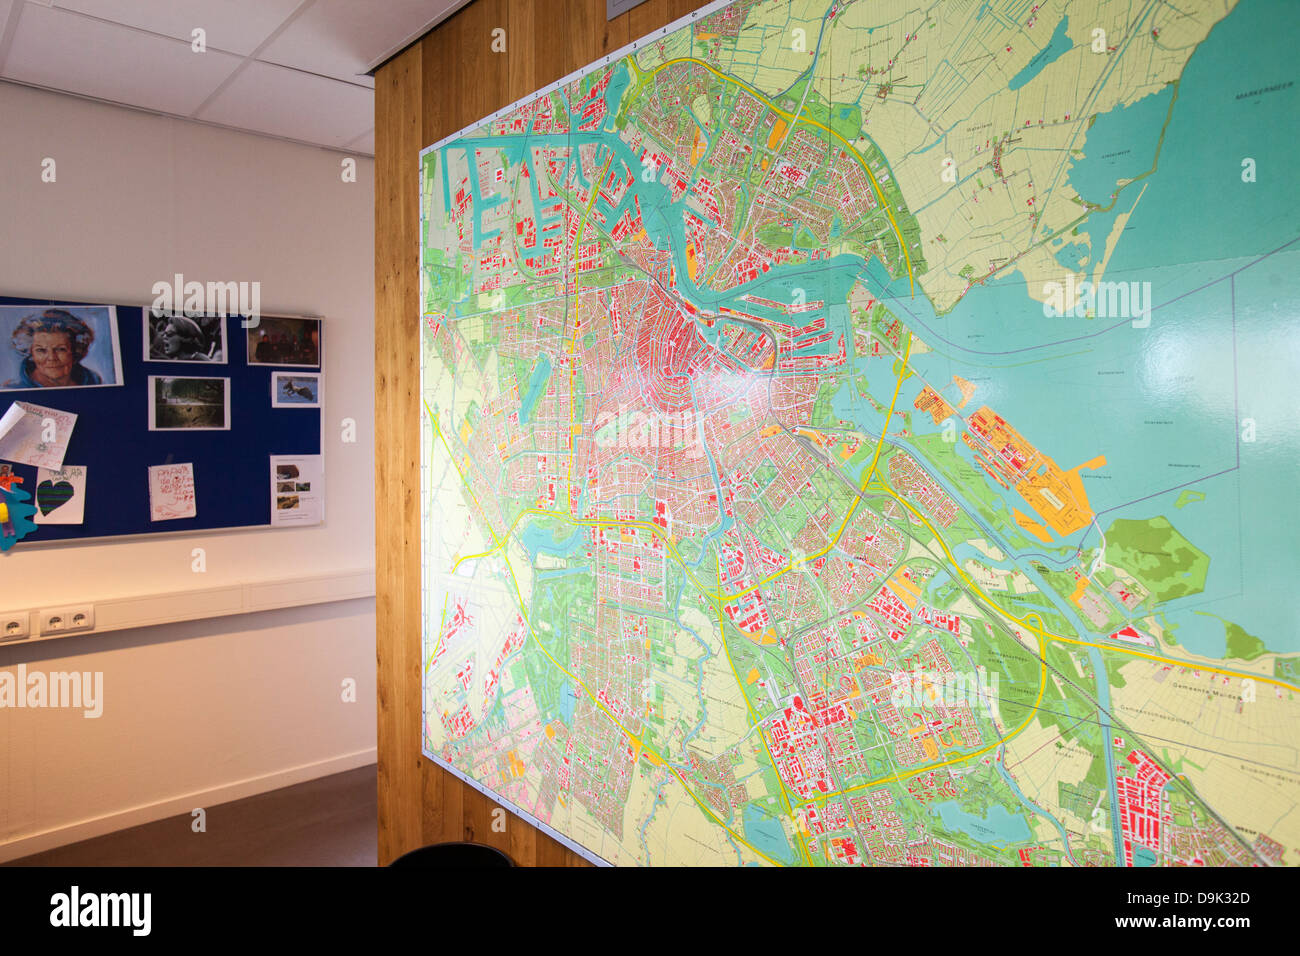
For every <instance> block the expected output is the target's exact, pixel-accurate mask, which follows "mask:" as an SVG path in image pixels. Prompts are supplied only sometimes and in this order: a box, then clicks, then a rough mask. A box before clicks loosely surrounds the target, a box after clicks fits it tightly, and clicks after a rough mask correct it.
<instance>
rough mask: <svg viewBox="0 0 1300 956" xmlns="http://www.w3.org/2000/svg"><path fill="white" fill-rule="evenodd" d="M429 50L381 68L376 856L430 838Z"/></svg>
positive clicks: (377, 296)
mask: <svg viewBox="0 0 1300 956" xmlns="http://www.w3.org/2000/svg"><path fill="white" fill-rule="evenodd" d="M421 66H422V60H421V56H420V49H419V48H418V47H413V48H411V49H408V50H407V51H405V52H404V53H402V54H400V55H399V56H397V57H396V58H395V59H393V60H390V61H389V62H388V63H387V64H386V65H385V67H384V69H383V70H382V71H381V72H380V73H379V74H378V75H377V76H376V77H375V118H376V122H375V514H377V515H383V516H384V517H385V520H384V521H382V522H381V524H380V527H379V529H378V531H377V533H376V538H375V552H376V553H375V562H376V563H375V581H376V589H375V590H376V594H375V619H376V637H377V640H376V647H375V652H376V669H377V675H376V676H377V697H378V707H379V721H378V723H379V779H378V786H379V861H380V863H387V862H389V861H390V860H392V859H393V858H394V857H397V856H400V855H401V854H403V853H405V852H406V851H407V850H412V849H415V848H416V847H418V846H420V845H421V843H422V840H421V832H420V815H419V805H418V803H413V802H412V796H413V795H418V794H419V787H420V776H421V773H422V768H421V764H423V763H426V762H427V761H424V760H423V758H422V757H421V756H420V588H419V582H420V547H419V540H420V537H419V519H420V512H419V487H420V454H419V435H420V432H419V421H420V418H419V406H418V398H419V385H420V367H419V357H418V354H417V351H416V350H415V349H413V348H411V345H410V343H411V340H412V336H411V329H412V328H413V326H414V323H415V322H416V321H417V317H418V315H419V281H418V273H419V262H418V261H417V259H416V257H415V255H414V253H415V249H416V238H415V237H416V235H417V234H418V231H419V202H418V195H419V180H418V176H417V166H416V161H415V157H416V156H417V155H418V152H419V149H420V146H421V145H422V144H421V138H422V131H421V129H420V123H419V118H420V100H421V72H422V70H421Z"/></svg>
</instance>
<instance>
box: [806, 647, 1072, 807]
mask: <svg viewBox="0 0 1300 956" xmlns="http://www.w3.org/2000/svg"><path fill="white" fill-rule="evenodd" d="M1038 655H1039V656H1038V661H1039V665H1038V696H1037V697H1036V698H1034V705H1033V706H1032V707H1031V708H1030V709H1029V716H1027V717H1026V718H1025V719H1024V721H1022V722H1021V724H1020V726H1018V727H1017V728H1016V729H1015V730H1013V731H1011V732H1010V733H1009V734H1006V735H1005V736H1004V737H1002V738H1001V739H1000V740H995V741H994V742H993V743H991V744H989V745H988V746H985V747H981V748H980V749H979V750H973V751H971V752H970V753H964V754H958V755H957V756H956V757H951V758H949V759H948V760H944V761H942V762H940V763H932V764H926V765H925V766H924V767H914V768H912V769H911V770H907V771H899V772H898V773H892V774H890V775H889V776H886V777H879V778H877V779H875V780H868V781H866V782H865V783H855V784H854V785H853V786H851V787H845V788H844V789H843V790H837V791H835V792H834V793H823V794H818V795H817V796H816V797H815V798H813V799H812V800H806V801H804V803H802V804H801V806H807V805H808V804H809V803H820V802H823V801H826V800H831V799H834V798H835V797H840V796H843V795H844V794H846V793H855V792H857V791H858V790H865V789H866V788H867V787H878V786H880V785H881V784H882V783H898V782H901V781H903V780H910V779H911V778H912V777H919V776H920V775H921V774H923V773H929V772H930V771H931V770H939V769H941V768H943V767H950V766H952V765H953V764H958V763H964V762H965V761H967V760H970V759H972V758H974V757H982V756H983V755H984V754H986V753H988V752H989V751H990V750H996V749H997V748H998V747H1001V746H1002V745H1003V744H1005V743H1006V742H1007V741H1009V740H1011V738H1013V737H1015V736H1016V735H1018V734H1019V733H1020V732H1021V731H1023V730H1024V729H1025V728H1026V727H1028V726H1029V725H1030V723H1032V722H1033V719H1034V718H1035V717H1037V716H1038V708H1039V706H1040V705H1041V704H1042V702H1043V692H1044V691H1046V690H1047V648H1046V646H1045V645H1044V643H1043V639H1042V638H1041V637H1039V638H1038ZM1022 706H1023V705H1022Z"/></svg>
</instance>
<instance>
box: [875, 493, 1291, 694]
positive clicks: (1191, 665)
mask: <svg viewBox="0 0 1300 956" xmlns="http://www.w3.org/2000/svg"><path fill="white" fill-rule="evenodd" d="M880 487H881V490H882V491H884V493H885V494H887V495H889V496H890V497H891V498H893V499H894V500H895V501H897V502H898V503H899V504H901V505H902V506H903V507H904V508H906V509H907V510H908V511H910V512H911V513H912V514H913V515H915V516H916V518H917V520H919V521H920V522H921V523H922V524H924V525H925V527H926V528H927V529H928V530H929V531H930V533H931V534H933V535H934V538H935V540H936V541H938V542H939V546H940V547H941V548H943V552H944V554H945V555H946V556H947V558H948V562H949V564H950V565H951V566H952V569H953V570H954V571H956V572H957V574H958V575H959V576H960V577H961V579H962V580H963V581H965V582H966V584H967V585H969V586H970V588H971V589H972V590H974V591H975V592H976V593H977V594H979V596H980V597H982V598H983V599H984V600H985V601H987V602H988V603H989V604H990V605H992V606H993V607H994V608H995V609H996V610H997V611H998V613H1000V614H1001V615H1003V616H1004V617H1006V618H1008V619H1010V620H1012V621H1015V622H1016V623H1017V624H1019V625H1020V626H1021V627H1024V628H1026V629H1027V630H1029V631H1032V632H1033V633H1034V634H1035V635H1036V636H1038V637H1040V638H1043V639H1045V640H1049V641H1057V642H1059V643H1062V644H1079V645H1082V646H1084V647H1095V648H1098V649H1099V650H1104V651H1114V652H1115V653H1117V654H1128V655H1129V656H1131V657H1142V658H1145V659H1147V660H1151V661H1157V662H1159V663H1162V664H1172V665H1173V666H1175V667H1185V668H1188V669H1191V670H1203V671H1210V672H1211V673H1215V674H1224V675H1227V676H1229V677H1249V678H1251V679H1252V680H1257V681H1262V682H1263V683H1265V684H1273V685H1275V686H1277V687H1283V688H1285V689H1287V690H1292V691H1300V687H1296V686H1295V685H1294V684H1289V683H1287V682H1286V681H1281V680H1276V679H1274V678H1271V677H1265V676H1264V675H1262V674H1251V673H1249V672H1243V671H1234V670H1227V669H1224V668H1221V667H1214V666H1212V665H1210V664H1201V663H1198V662H1195V661H1180V660H1178V659H1177V658H1172V657H1162V656H1160V655H1158V654H1147V653H1144V652H1142V651H1138V650H1130V649H1129V648H1127V647H1119V646H1116V645H1112V644H1098V643H1096V642H1095V641H1084V640H1079V639H1077V638H1072V637H1064V636H1062V635H1060V634H1054V633H1052V632H1051V631H1049V630H1047V628H1046V627H1045V626H1044V625H1043V618H1042V616H1041V615H1039V614H1038V613H1037V612H1035V611H1030V612H1029V613H1028V614H1026V615H1025V616H1024V617H1023V618H1020V617H1016V616H1015V615H1014V614H1012V613H1011V612H1010V611H1008V610H1007V609H1006V608H1004V607H1002V606H1001V605H1000V604H998V602H997V601H995V600H993V598H992V597H990V596H989V595H988V594H987V593H986V592H985V591H984V590H983V589H982V588H981V587H980V586H979V585H978V584H976V583H975V582H974V581H973V580H971V578H970V576H969V575H968V574H967V573H966V572H965V571H964V570H962V568H961V566H960V565H959V564H958V563H957V558H956V557H955V556H954V555H953V553H952V551H951V550H949V548H948V545H947V543H946V542H945V541H944V540H943V536H942V535H940V534H939V531H938V529H937V528H935V527H934V525H932V524H931V523H930V522H929V521H928V520H927V519H926V517H925V516H924V515H923V514H921V513H920V512H919V511H917V510H916V509H915V508H913V507H912V506H911V505H910V504H908V503H907V501H905V500H904V499H903V498H902V497H900V496H899V495H898V494H897V493H896V492H895V491H894V490H893V489H892V488H888V487H885V486H883V485H882V486H880ZM1031 617H1032V618H1035V619H1036V620H1037V621H1038V624H1037V626H1035V625H1033V624H1030V623H1029V618H1031Z"/></svg>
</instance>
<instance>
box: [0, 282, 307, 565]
mask: <svg viewBox="0 0 1300 956" xmlns="http://www.w3.org/2000/svg"><path fill="white" fill-rule="evenodd" d="M6 306H8V307H12V306H23V307H30V310H31V312H32V313H41V312H43V311H44V310H45V309H49V308H65V309H68V310H70V311H71V312H72V313H73V314H77V315H83V314H84V315H92V314H93V315H102V316H104V318H102V319H98V320H97V321H99V322H100V323H101V324H103V323H106V322H107V316H108V315H109V308H110V307H108V306H107V305H106V304H105V303H70V302H68V301H67V300H55V299H49V300H36V299H21V298H12V297H5V296H0V307H6ZM111 308H112V310H113V311H115V313H116V335H117V342H118V350H117V351H118V353H119V355H120V362H115V361H114V358H113V356H112V354H111V348H110V342H109V340H108V338H107V337H106V336H105V335H104V334H103V330H102V329H100V331H99V332H98V333H97V334H96V335H95V342H94V345H93V346H92V348H91V350H90V351H89V352H88V353H87V355H86V359H85V366H86V368H88V369H91V370H92V371H91V372H90V373H87V375H88V376H89V377H90V380H91V381H93V380H94V377H95V376H98V377H99V378H100V379H101V380H103V381H104V382H108V381H111V380H113V379H114V378H116V379H117V380H118V381H119V384H117V385H107V384H105V385H98V386H95V387H67V388H59V387H29V388H16V387H15V386H16V385H21V384H24V383H25V382H27V381H29V380H28V379H24V378H23V377H22V369H23V366H22V357H21V353H20V352H18V350H17V349H15V347H14V342H13V341H12V338H13V337H12V331H13V330H12V329H11V328H10V327H8V326H6V327H5V328H4V329H3V332H2V334H0V353H2V357H0V386H3V390H0V415H3V414H4V413H5V412H6V411H7V410H8V409H9V407H10V405H11V404H12V403H13V402H15V401H21V402H28V403H32V404H36V405H42V406H46V407H49V408H54V409H59V410H62V411H66V412H72V413H75V414H76V416H77V419H76V424H75V427H74V428H73V430H72V435H71V439H70V440H69V442H68V446H67V452H66V454H65V456H64V459H63V463H64V467H65V468H66V467H69V466H84V467H85V468H86V483H85V491H84V500H83V506H84V514H83V520H82V522H81V523H80V524H43V523H42V524H38V527H37V528H36V530H34V531H31V532H30V533H29V534H28V535H27V536H26V537H25V538H23V539H22V542H21V545H20V546H26V545H29V544H33V543H39V542H42V541H61V540H69V539H85V538H104V537H115V536H120V535H138V534H157V533H160V532H177V531H210V530H216V529H225V528H250V527H266V526H268V525H270V524H271V507H272V500H271V499H272V484H271V480H270V457H271V456H273V455H274V456H280V455H319V454H320V452H321V409H320V407H319V401H320V398H319V388H320V378H319V375H320V358H321V355H322V352H323V345H324V341H323V339H324V337H323V334H321V331H322V325H323V323H321V322H320V320H319V319H309V320H302V319H297V320H295V319H287V318H285V317H264V318H263V319H262V320H261V321H260V323H259V325H258V326H257V327H255V328H254V329H252V330H246V329H244V328H243V323H242V321H241V318H240V317H239V316H229V317H226V318H225V319H224V320H222V321H224V327H225V335H224V353H223V354H224V358H225V363H224V364H221V363H219V362H215V361H204V362H199V361H185V362H180V361H167V360H146V355H147V354H149V350H150V347H151V344H150V340H151V339H154V338H155V336H152V335H150V334H148V333H146V331H145V322H144V313H145V310H144V309H141V308H139V307H136V306H123V305H118V306H112V307H111ZM82 310H84V311H82ZM94 310H98V311H97V312H96V311H94ZM0 312H4V313H6V314H10V315H13V314H14V310H12V309H0ZM204 321H205V323H206V324H205V328H209V329H210V328H213V327H218V326H219V323H218V322H217V320H216V319H214V318H212V317H210V316H209V317H205V318H204ZM277 322H279V323H281V325H280V326H277V324H276V323H277ZM312 322H315V323H317V324H316V325H315V326H314V328H315V330H316V334H315V336H314V337H313V341H311V342H310V343H309V348H310V350H311V351H309V352H304V351H301V350H298V351H294V350H293V349H292V348H291V347H290V346H289V345H286V346H285V347H284V350H283V351H281V352H275V351H274V350H271V349H269V348H268V346H267V345H266V344H262V345H261V346H260V347H261V350H262V351H260V352H259V351H258V348H257V347H256V346H257V342H258V337H259V336H260V337H261V338H262V340H263V342H264V343H265V341H266V340H268V339H275V338H284V336H275V335H270V336H266V335H263V334H262V332H264V331H265V330H266V329H268V328H270V329H275V328H277V327H290V326H289V323H298V325H296V326H293V327H294V328H308V327H311V326H310V323H312ZM12 324H13V323H12V321H11V322H10V323H9V325H12ZM259 329H260V330H262V332H259ZM250 331H251V332H252V333H253V334H254V347H253V351H254V352H255V356H254V357H257V356H258V355H260V357H261V358H262V359H264V360H267V361H273V362H276V363H277V364H258V363H256V362H250V361H249V358H250V355H249V351H250V346H249V345H248V344H247V343H248V339H247V336H248V334H249V332H250ZM216 348H217V347H216V346H215V345H214V346H213V347H212V351H213V357H215V353H216ZM152 354H155V355H166V354H168V353H165V352H163V351H161V350H160V349H159V348H158V347H157V346H156V344H155V345H154V346H153V353H152ZM281 360H283V364H280V361H281ZM313 361H314V363H315V364H312V362H313ZM26 367H27V368H29V369H30V368H33V367H34V366H32V365H30V364H29V365H27V366H26ZM286 372H291V373H295V374H296V373H301V374H302V376H303V380H304V388H302V389H300V391H301V393H302V395H304V396H306V395H308V394H309V392H310V393H311V394H312V395H314V397H315V398H316V407H311V403H309V402H307V401H306V400H305V399H303V398H297V400H296V401H293V402H283V401H281V402H279V403H278V405H279V407H277V403H275V402H273V393H272V383H273V381H276V382H277V384H279V385H280V386H281V388H282V389H283V387H284V383H285V378H286V375H285V373H286ZM276 373H279V377H278V378H276V377H275V376H276ZM84 377H86V376H83V378H84ZM151 377H184V378H221V379H228V380H229V382H228V384H227V385H226V388H225V390H226V395H227V396H228V404H229V413H228V414H229V418H228V421H229V428H228V429H224V428H220V429H211V430H206V429H188V428H183V429H176V430H150V419H151V414H150V412H151V405H152V404H153V402H154V399H155V395H154V393H153V390H152V387H151V384H150V379H151ZM286 392H287V390H286ZM280 398H281V399H283V398H284V396H280ZM187 462H188V463H191V464H192V465H193V468H194V492H195V501H196V510H197V514H196V515H195V516H194V517H186V518H178V519H172V520H165V521H153V520H151V512H150V495H149V468H150V466H154V465H166V464H183V463H187ZM5 465H8V466H9V467H10V471H11V472H12V475H13V476H15V477H16V478H17V479H21V483H20V484H19V483H14V484H13V485H12V487H13V488H14V489H16V490H20V491H23V492H25V493H26V494H28V495H30V496H31V498H30V499H29V501H30V503H31V504H36V503H37V468H36V467H35V466H32V465H28V464H21V463H15V462H12V461H0V471H3V470H4V466H5ZM48 503H49V499H48V496H47V505H48Z"/></svg>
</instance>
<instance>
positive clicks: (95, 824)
mask: <svg viewBox="0 0 1300 956" xmlns="http://www.w3.org/2000/svg"><path fill="white" fill-rule="evenodd" d="M0 130H2V133H0V294H2V295H17V296H32V297H40V298H61V297H62V298H67V299H70V300H74V301H92V302H94V301H102V302H111V303H122V304H141V305H143V304H147V303H148V302H149V301H151V299H152V292H151V287H152V286H153V284H154V283H155V282H157V281H159V280H163V279H169V278H170V277H171V276H172V275H173V274H174V273H177V272H180V273H183V274H184V275H185V277H186V279H197V280H199V281H203V282H206V281H208V280H214V281H226V280H235V281H259V282H261V288H262V311H263V312H264V313H268V314H269V313H288V314H302V313H313V314H319V315H321V316H324V317H325V320H326V321H325V323H324V325H323V330H324V331H323V339H324V343H323V351H324V361H325V364H324V367H323V369H322V371H323V373H324V382H325V387H324V411H323V418H324V422H325V429H324V431H325V435H324V452H325V462H326V479H327V480H326V494H327V497H326V515H327V521H326V524H325V525H323V526H321V527H319V528H309V529H301V530H298V529H292V530H291V529H276V530H261V531H246V532H225V533H219V534H196V535H183V536H167V537H161V538H145V539H117V540H111V541H104V542H101V543H94V544H80V545H77V544H65V545H55V544H51V545H45V546H32V547H27V546H25V543H24V542H20V543H19V544H18V545H16V546H15V547H14V548H13V549H12V550H11V551H10V552H9V553H7V554H5V555H0V610H11V609H22V608H35V607H38V606H41V605H49V604H55V603H69V602H72V601H95V600H103V599H108V598H121V597H128V596H131V595H135V594H154V593H159V592H183V591H185V590H189V589H194V588H200V587H211V586H214V585H223V584H234V583H239V582H247V581H259V580H267V579H275V578H284V577H290V576H296V575H301V574H313V573H328V572H337V571H342V570H354V569H362V568H373V566H374V492H373V471H374V462H373V447H374V445H373V437H372V422H373V409H374V379H373V370H372V368H373V363H372V355H373V338H374V279H373V275H374V269H373V263H374V243H373V231H374V195H373V162H372V161H371V160H369V159H361V158H359V159H358V160H357V182H355V183H344V182H343V181H342V179H341V177H340V160H341V159H342V155H343V154H339V153H334V152H329V151H326V150H321V149H312V148H310V147H304V146H297V145H293V144H288V143H281V142H278V141H274V140H270V139H266V138H261V137H257V136H253V135H247V134H242V133H235V132H231V131H227V130H219V129H213V128H208V127H204V126H200V125H197V124H192V123H186V122H183V121H180V120H172V119H166V118H163V117H158V116H152V115H149V114H145V113H139V112H135V111H132V110H126V109H118V108H115V107H109V106H103V105H100V104H96V103H90V102H86V101H81V100H78V99H75V98H72V97H66V96H61V95H58V94H53V93H46V92H41V91H36V90H30V89H26V88H23V87H19V86H14V85H11V84H7V83H0ZM45 157H52V158H53V159H54V160H55V161H56V164H57V177H58V178H57V182H55V183H43V182H42V181H41V175H40V174H41V162H42V160H43V159H44V158H45ZM412 162H414V159H412ZM344 418H352V419H355V421H356V423H357V441H356V443H354V444H343V443H342V441H341V435H340V427H339V422H340V421H341V420H342V419H344ZM90 477H91V484H90V486H89V489H88V494H91V495H93V494H94V493H95V487H94V484H93V481H94V475H93V474H92V475H91V476H90ZM195 547H203V548H204V549H205V550H206V553H207V570H206V572H205V573H203V574H196V573H195V572H194V571H193V570H192V569H191V558H190V554H191V549H193V548H195ZM374 648H375V645H374V601H373V599H365V600H353V601H344V602H336V603H330V604H321V605H315V606H312V607H305V608H297V609H288V610H281V611H272V612H264V613H260V614H248V615H241V616H236V617H227V618H220V619H213V620H210V621H194V622H188V623H176V624H166V625H160V626H158V627H152V628H146V629H137V630H129V631H120V632H116V633H111V634H101V635H95V634H90V635H84V636H74V637H67V638H63V639H60V640H54V641H43V642H38V643H32V644H29V645H22V644H19V645H12V646H10V645H0V669H9V670H13V669H14V668H16V666H17V665H18V664H19V663H25V664H26V665H27V667H28V670H32V669H36V668H40V669H48V670H78V671H102V672H103V674H104V683H105V692H104V697H105V708H104V714H103V716H102V717H100V718H98V719H97V720H96V719H84V718H83V717H82V716H81V714H80V712H66V711H57V710H49V709H47V710H21V711H20V710H12V709H9V708H0V859H6V858H12V857H14V856H16V855H20V853H28V852H34V851H35V850H39V849H42V848H45V847H46V846H51V845H57V844H59V843H62V842H68V841H69V840H72V839H82V838H84V837H86V836H88V835H93V834H94V833H98V832H107V831H108V830H111V829H116V828H117V827H118V826H121V825H134V824H136V823H140V822H143V821H144V820H146V819H154V818H157V817H159V816H164V815H166V814H168V813H174V812H177V811H178V809H183V810H188V809H189V808H190V807H191V806H203V805H204V801H205V800H206V801H208V802H209V803H215V802H219V800H220V799H232V798H234V797H236V796H242V795H245V794H246V793H251V792H257V791H259V790H263V789H271V788H273V787H276V786H282V785H285V784H286V783H290V782H295V781H296V780H299V779H308V778H309V777H311V776H316V775H320V774H322V773H330V772H334V771H336V770H340V769H347V768H348V767H351V766H359V765H361V764H364V763H366V762H369V760H371V759H373V748H374V746H375V707H374V699H375V697H374V670H375V665H374V659H375V651H374ZM349 677H350V678H353V679H355V680H356V681H357V685H358V686H357V703H355V704H349V703H344V702H343V701H342V700H341V694H340V685H341V681H342V680H343V679H344V678H349Z"/></svg>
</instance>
